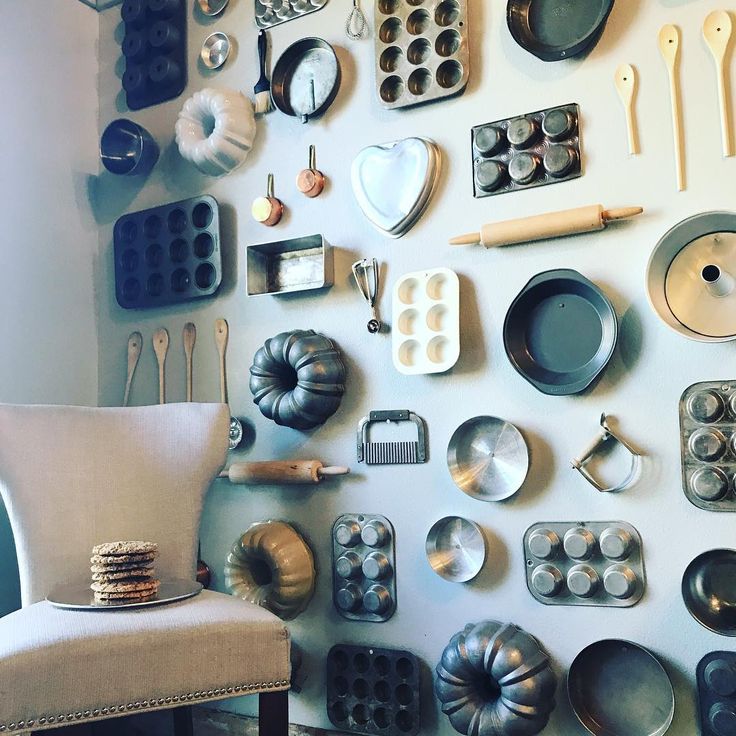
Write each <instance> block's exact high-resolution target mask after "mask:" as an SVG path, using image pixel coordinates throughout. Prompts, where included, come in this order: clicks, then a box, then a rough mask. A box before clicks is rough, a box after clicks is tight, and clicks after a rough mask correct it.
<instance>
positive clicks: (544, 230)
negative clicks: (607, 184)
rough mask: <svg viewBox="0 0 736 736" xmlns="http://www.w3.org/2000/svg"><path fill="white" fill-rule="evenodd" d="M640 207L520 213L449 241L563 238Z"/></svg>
mask: <svg viewBox="0 0 736 736" xmlns="http://www.w3.org/2000/svg"><path fill="white" fill-rule="evenodd" d="M643 211H644V210H643V208H641V207H621V208H619V209H612V210H606V209H603V206H602V205H600V204H591V205H589V206H587V207H577V208H575V209H572V210H562V211H560V212H548V213H547V214H544V215H534V216H532V217H521V218H519V219H518V220H506V221H505V222H492V223H489V224H488V225H483V227H482V228H481V229H480V232H479V233H469V234H467V235H460V236H459V237H457V238H452V240H450V245H477V244H478V243H480V244H481V245H484V246H485V247H486V248H493V247H497V246H503V245H515V244H517V243H529V242H532V241H534V240H546V239H547V238H560V237H562V236H564V235H577V234H578V233H592V232H595V231H597V230H604V229H605V227H606V225H607V224H608V223H609V222H611V220H625V219H626V218H628V217H634V216H635V215H640V214H641V213H642V212H643Z"/></svg>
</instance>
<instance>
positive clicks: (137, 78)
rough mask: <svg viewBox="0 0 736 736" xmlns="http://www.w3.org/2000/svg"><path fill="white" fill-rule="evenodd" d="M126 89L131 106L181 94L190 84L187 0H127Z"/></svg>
mask: <svg viewBox="0 0 736 736" xmlns="http://www.w3.org/2000/svg"><path fill="white" fill-rule="evenodd" d="M120 15H121V17H122V19H123V27H124V31H123V40H122V44H121V48H122V52H123V56H124V57H125V71H124V72H123V90H125V100H126V103H127V105H128V107H129V108H130V109H131V110H140V109H141V108H143V107H150V106H151V105H158V103H159V102H164V101H165V100H171V99H173V98H174V97H178V96H179V95H180V94H181V93H182V92H183V91H184V88H185V87H186V86H187V3H186V0H155V1H154V2H151V1H150V0H124V2H123V4H122V5H121V6H120Z"/></svg>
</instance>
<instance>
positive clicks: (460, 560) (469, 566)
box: [425, 516, 486, 583]
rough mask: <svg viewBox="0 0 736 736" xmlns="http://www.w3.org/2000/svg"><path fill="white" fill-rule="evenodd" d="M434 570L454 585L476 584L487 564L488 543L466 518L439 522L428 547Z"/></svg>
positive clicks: (435, 525) (431, 530)
mask: <svg viewBox="0 0 736 736" xmlns="http://www.w3.org/2000/svg"><path fill="white" fill-rule="evenodd" d="M425 550H426V552H427V560H428V561H429V565H430V567H431V568H432V569H433V570H434V571H435V572H436V573H437V574H438V575H439V576H440V577H442V578H444V579H445V580H449V581H450V582H452V583H466V582H467V581H468V580H472V579H473V578H474V577H475V576H476V575H477V574H478V573H479V572H480V571H481V568H482V567H483V563H484V562H485V561H486V540H485V537H484V536H483V532H482V531H481V528H480V527H479V526H478V525H477V524H476V523H475V522H474V521H470V519H464V518H463V517H462V516H446V517H445V518H444V519H440V520H439V521H437V522H435V523H434V524H433V526H432V528H431V529H430V530H429V533H428V534H427V541H426V544H425Z"/></svg>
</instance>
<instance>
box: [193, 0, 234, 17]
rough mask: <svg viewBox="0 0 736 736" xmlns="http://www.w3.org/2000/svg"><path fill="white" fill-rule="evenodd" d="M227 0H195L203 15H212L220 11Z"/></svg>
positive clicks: (225, 5) (223, 8)
mask: <svg viewBox="0 0 736 736" xmlns="http://www.w3.org/2000/svg"><path fill="white" fill-rule="evenodd" d="M228 2H229V0H197V3H198V5H199V9H200V10H201V11H202V13H204V15H209V16H214V15H219V14H220V13H222V11H223V10H225V8H226V7H227V4H228Z"/></svg>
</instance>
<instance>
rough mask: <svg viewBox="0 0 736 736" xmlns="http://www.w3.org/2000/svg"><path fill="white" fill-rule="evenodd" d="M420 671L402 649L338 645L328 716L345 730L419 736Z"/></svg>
mask: <svg viewBox="0 0 736 736" xmlns="http://www.w3.org/2000/svg"><path fill="white" fill-rule="evenodd" d="M419 670H420V666H419V660H418V659H417V658H416V657H415V656H414V655H413V654H411V653H410V652H406V651H403V650H401V649H380V648H378V647H359V646H352V645H350V644H338V645H336V646H334V647H332V649H330V651H329V653H328V654H327V715H328V716H329V718H330V720H331V721H332V723H333V724H334V725H335V726H337V728H339V729H340V730H341V731H343V730H347V731H358V732H359V733H370V734H374V733H375V734H386V735H387V736H402V735H405V734H406V735H408V736H411V734H416V733H418V732H419V716H420V712H421V711H420V707H419Z"/></svg>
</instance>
